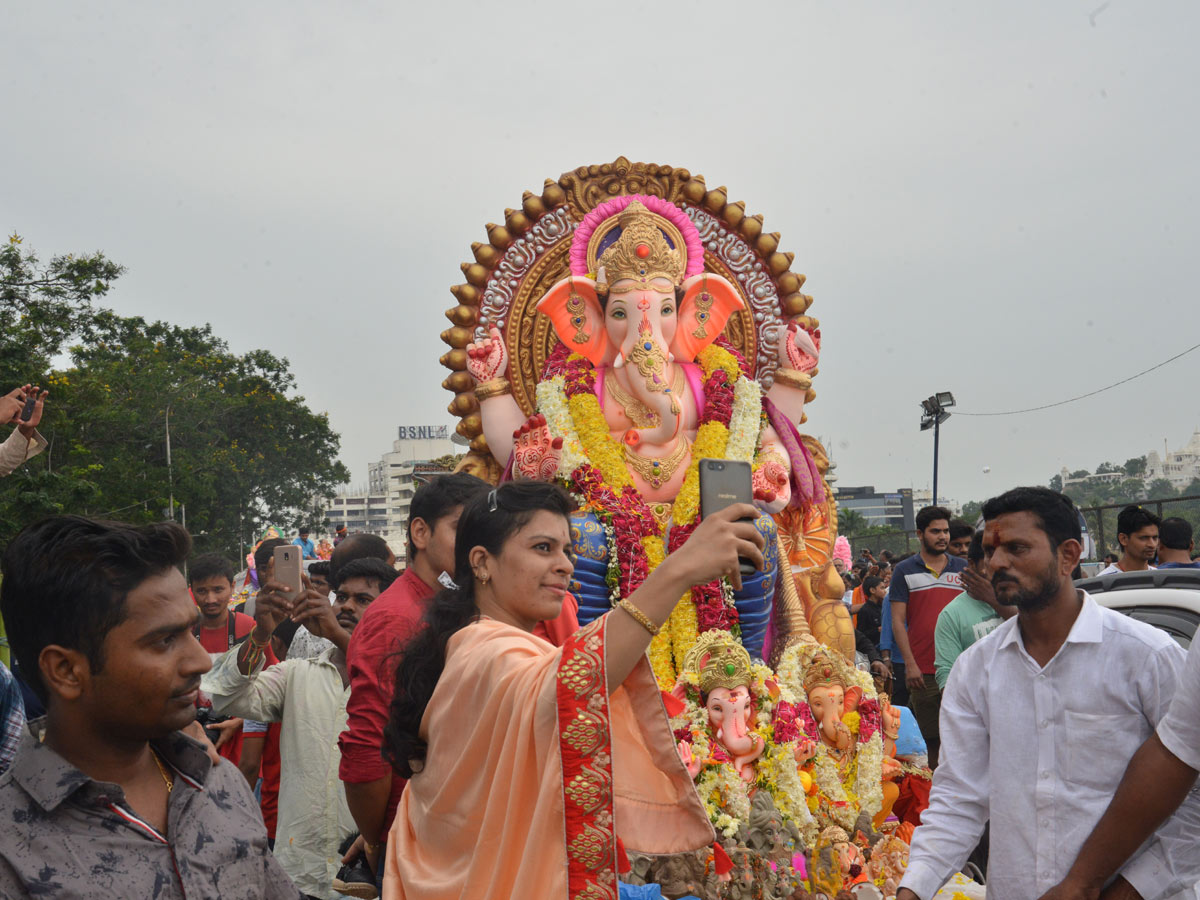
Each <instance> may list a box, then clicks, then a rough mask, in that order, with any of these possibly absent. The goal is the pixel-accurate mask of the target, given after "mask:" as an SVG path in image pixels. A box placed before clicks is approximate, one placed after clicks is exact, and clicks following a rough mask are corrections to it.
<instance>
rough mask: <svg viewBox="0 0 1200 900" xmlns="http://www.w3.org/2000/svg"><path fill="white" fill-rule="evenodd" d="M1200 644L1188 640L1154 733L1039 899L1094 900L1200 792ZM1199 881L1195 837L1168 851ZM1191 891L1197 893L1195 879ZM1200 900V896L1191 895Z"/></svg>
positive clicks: (1199, 848) (1198, 837)
mask: <svg viewBox="0 0 1200 900" xmlns="http://www.w3.org/2000/svg"><path fill="white" fill-rule="evenodd" d="M1198 774H1200V640H1193V641H1192V646H1191V647H1190V648H1189V650H1188V657H1187V663H1186V665H1185V666H1184V669H1183V675H1182V677H1181V678H1180V680H1179V689H1178V690H1177V691H1176V692H1175V699H1174V700H1172V701H1171V709H1170V711H1169V712H1168V713H1167V717H1166V718H1165V719H1163V720H1162V721H1161V722H1159V723H1158V730H1157V731H1155V733H1154V734H1153V735H1151V736H1150V738H1149V739H1148V740H1147V741H1146V743H1144V744H1142V747H1141V749H1140V750H1138V752H1137V753H1135V754H1134V756H1133V760H1132V761H1131V762H1130V763H1129V768H1128V769H1126V770H1125V777H1124V778H1122V779H1121V786H1120V787H1119V788H1117V795H1116V796H1115V797H1113V801H1112V804H1111V805H1110V806H1109V807H1108V811H1107V812H1106V813H1105V814H1104V817H1103V818H1102V819H1101V820H1100V823H1099V824H1098V825H1097V826H1096V830H1095V831H1093V832H1092V834H1091V837H1089V838H1088V839H1087V843H1085V844H1084V845H1083V849H1082V850H1080V851H1079V857H1078V858H1077V859H1076V860H1075V865H1073V866H1071V871H1070V872H1068V873H1067V877H1066V878H1064V879H1063V880H1062V882H1061V883H1060V884H1059V885H1058V886H1057V887H1056V888H1054V889H1053V890H1051V891H1050V892H1048V893H1046V894H1044V895H1043V896H1042V900H1095V898H1097V897H1099V896H1100V891H1101V889H1102V888H1103V887H1104V884H1105V882H1106V881H1108V879H1109V878H1111V877H1112V875H1113V873H1114V872H1116V870H1117V869H1118V868H1119V867H1120V866H1121V865H1122V864H1123V863H1124V862H1125V860H1127V859H1129V857H1130V856H1131V855H1133V852H1134V851H1135V850H1137V848H1138V847H1139V846H1141V844H1142V842H1143V841H1145V840H1146V838H1148V837H1150V835H1151V834H1152V833H1153V832H1154V830H1155V829H1157V828H1158V827H1159V826H1160V825H1161V824H1162V822H1163V820H1164V819H1166V818H1167V816H1169V815H1171V813H1173V812H1175V810H1176V809H1178V808H1179V806H1180V804H1182V803H1183V802H1184V801H1185V800H1187V799H1188V795H1189V793H1190V794H1191V795H1192V796H1193V797H1194V796H1195V794H1196V791H1197V790H1200V787H1198V786H1197V782H1196V777H1197V775H1198ZM1170 849H1171V850H1173V851H1174V852H1175V853H1177V854H1179V855H1180V858H1181V860H1182V865H1183V866H1184V867H1185V868H1186V867H1189V866H1190V868H1191V872H1190V874H1189V875H1188V877H1189V878H1196V879H1200V834H1196V833H1192V834H1191V835H1185V836H1184V840H1183V841H1182V842H1178V841H1177V842H1175V844H1174V845H1173V846H1172V847H1171V848H1170ZM1196 887H1197V888H1198V889H1200V880H1198V881H1197V883H1196ZM1196 896H1197V897H1200V893H1197V894H1196Z"/></svg>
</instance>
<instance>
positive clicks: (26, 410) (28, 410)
mask: <svg viewBox="0 0 1200 900" xmlns="http://www.w3.org/2000/svg"><path fill="white" fill-rule="evenodd" d="M37 398H38V392H37V389H36V388H35V389H34V391H33V393H32V394H30V395H29V396H28V397H26V398H25V405H24V406H22V407H21V416H20V419H21V421H22V422H28V421H29V420H30V419H32V418H33V408H34V407H35V406H36V405H37Z"/></svg>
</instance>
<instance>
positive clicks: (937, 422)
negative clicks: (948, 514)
mask: <svg viewBox="0 0 1200 900" xmlns="http://www.w3.org/2000/svg"><path fill="white" fill-rule="evenodd" d="M941 430H942V421H941V419H940V418H936V419H934V420H933V505H934V506H937V475H938V437H939V435H940V434H941Z"/></svg>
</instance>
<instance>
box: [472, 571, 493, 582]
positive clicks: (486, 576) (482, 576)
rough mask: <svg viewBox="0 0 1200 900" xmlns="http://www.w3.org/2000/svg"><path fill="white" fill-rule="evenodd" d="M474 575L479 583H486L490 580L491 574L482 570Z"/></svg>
mask: <svg viewBox="0 0 1200 900" xmlns="http://www.w3.org/2000/svg"><path fill="white" fill-rule="evenodd" d="M475 577H476V578H478V579H479V583H480V584H487V583H488V581H490V580H491V577H492V576H491V575H489V574H488V573H487V572H483V573H481V574H479V575H476V576H475Z"/></svg>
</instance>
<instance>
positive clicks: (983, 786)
mask: <svg viewBox="0 0 1200 900" xmlns="http://www.w3.org/2000/svg"><path fill="white" fill-rule="evenodd" d="M976 658H978V654H976V655H975V657H974V658H973V657H972V656H971V655H970V654H968V655H967V656H966V657H959V659H958V661H957V662H956V663H955V666H954V668H953V669H951V670H950V680H949V681H948V682H947V683H946V691H945V693H944V694H943V695H942V712H941V719H940V724H941V728H940V731H941V736H942V750H941V752H940V753H939V755H938V758H939V759H940V760H942V762H941V763H940V764H939V765H938V767H937V771H935V772H934V775H933V788H932V789H931V790H930V792H929V808H928V809H926V810H925V811H924V812H923V813H921V827H920V828H918V829H917V830H916V831H915V832H913V844H912V850H911V851H910V853H909V857H908V870H907V871H906V872H905V873H904V880H903V881H901V882H900V886H901V887H906V888H908V889H909V890H911V891H912V892H913V893H914V894H916V895H917V896H918V897H920V898H921V900H930V898H932V897H933V895H934V894H936V893H937V892H938V889H939V888H940V887H941V886H942V885H943V884H945V883H946V882H947V881H948V880H949V879H950V878H951V877H952V876H953V875H954V874H955V873H956V872H958V871H959V870H960V869H961V868H962V867H963V865H964V864H965V863H966V861H967V857H969V856H970V855H971V851H972V850H974V849H975V846H976V845H977V844H978V843H979V838H980V837H981V836H982V835H983V826H984V823H985V822H986V821H987V818H988V814H989V802H988V797H989V794H990V782H989V776H988V756H989V752H988V746H989V737H988V728H987V723H986V720H985V718H984V716H983V715H982V714H981V713H980V711H979V708H978V705H977V703H976V702H975V698H973V697H972V696H971V692H972V691H978V690H980V689H981V688H980V685H983V684H986V683H987V679H986V678H983V677H981V676H980V675H979V674H978V673H976V672H975V671H974V669H975V666H974V665H972V663H973V662H974V659H976Z"/></svg>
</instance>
